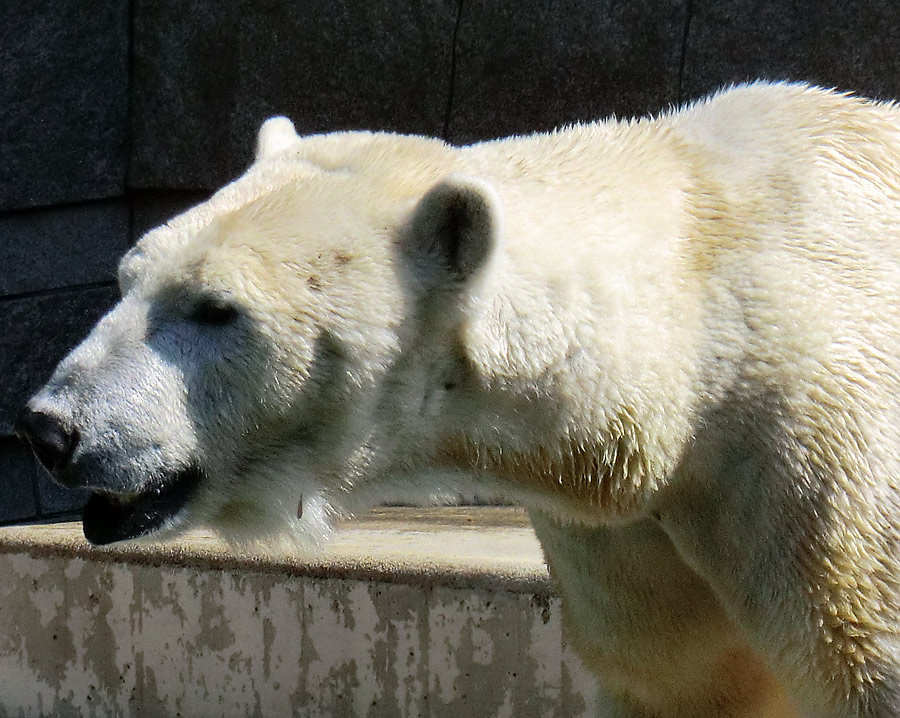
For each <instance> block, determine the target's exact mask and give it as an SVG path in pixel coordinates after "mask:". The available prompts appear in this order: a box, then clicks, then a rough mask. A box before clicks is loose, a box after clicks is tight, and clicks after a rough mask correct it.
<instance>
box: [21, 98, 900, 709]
mask: <svg viewBox="0 0 900 718" xmlns="http://www.w3.org/2000/svg"><path fill="white" fill-rule="evenodd" d="M119 283H120V286H121V292H122V298H121V301H120V302H119V303H118V304H117V305H116V306H115V307H114V308H113V309H112V310H111V311H110V313H109V314H108V315H107V316H106V317H104V318H103V319H102V320H101V321H100V322H99V323H98V325H97V327H96V328H95V329H94V330H93V331H92V333H91V334H90V335H89V336H88V338H87V339H86V340H85V341H84V342H83V343H82V344H81V345H80V346H78V347H77V348H75V349H74V350H73V351H72V353H71V354H70V355H69V356H68V357H67V358H66V359H65V360H64V361H63V362H62V363H61V364H60V366H59V367H58V368H57V369H56V371H55V373H54V374H53V376H52V378H51V379H50V381H49V383H48V384H47V385H46V386H45V387H44V388H43V389H42V390H41V391H40V392H38V393H37V394H36V395H35V396H34V397H33V398H32V399H31V401H30V402H29V405H28V407H27V409H26V411H25V413H24V414H23V417H22V420H21V425H20V433H21V435H22V436H23V437H25V439H26V440H27V441H28V442H30V443H31V445H32V446H33V448H34V449H35V451H36V453H37V455H38V457H39V458H40V460H41V461H42V462H43V463H44V464H45V465H46V466H47V467H48V468H49V469H50V470H51V471H52V472H53V473H54V474H55V476H56V477H57V478H58V479H59V480H60V481H61V482H62V483H64V484H66V485H69V486H84V487H88V488H90V489H91V490H92V491H93V494H92V498H91V499H90V501H89V502H88V504H87V507H86V509H85V513H84V530H85V533H86V535H87V537H88V538H89V539H90V540H91V541H92V542H94V543H107V542H111V541H118V540H124V539H131V538H134V537H138V536H143V535H150V534H152V535H155V536H165V535H168V534H172V533H174V532H177V531H179V530H181V529H183V528H184V527H186V526H189V525H193V524H197V523H202V524H206V525H208V526H211V527H213V528H214V529H216V530H217V531H219V532H220V533H221V534H222V535H223V536H225V537H227V538H229V539H231V540H235V541H244V540H251V539H253V538H254V537H257V536H262V535H270V534H273V533H277V532H278V531H281V530H282V529H285V528H287V529H290V530H292V531H295V532H300V533H304V532H305V534H306V535H307V536H308V538H310V539H311V540H316V538H317V537H321V536H324V535H326V534H327V532H328V530H329V526H331V525H332V524H333V523H334V519H335V518H337V517H339V516H342V515H346V514H352V513H353V512H355V511H358V510H361V509H362V508H364V507H366V506H368V505H371V504H372V503H374V502H376V501H378V500H380V499H382V498H385V497H399V496H401V495H407V494H415V495H416V496H417V497H418V498H423V497H428V496H431V495H439V494H440V493H441V492H443V491H455V490H458V488H459V487H460V486H465V485H469V484H470V483H471V484H472V485H475V486H478V487H482V490H484V489H485V488H486V489H487V490H488V491H493V492H497V493H501V494H503V495H505V496H507V497H509V498H510V499H513V500H516V501H519V502H521V503H523V504H524V505H526V506H527V507H528V508H529V510H530V514H531V517H532V520H533V523H534V527H535V529H536V531H537V534H538V537H539V538H540V540H541V543H542V545H543V548H544V551H545V553H546V557H547V561H548V563H549V566H550V569H551V573H552V575H553V576H554V578H555V580H556V582H557V585H558V587H559V591H560V593H561V595H562V597H563V600H564V606H565V609H564V610H565V616H566V622H567V626H568V632H569V638H570V640H571V641H572V642H573V643H574V645H575V646H576V648H577V649H578V651H579V652H580V653H581V655H582V656H583V657H584V659H585V661H586V663H587V664H588V665H589V666H591V667H592V668H593V669H595V671H596V673H597V675H598V676H599V678H600V680H601V682H602V684H603V686H604V688H603V691H604V696H605V698H604V700H605V703H606V711H607V712H606V713H605V715H608V716H617V717H619V718H624V717H627V718H639V717H640V718H649V717H655V718H682V717H683V718H687V717H690V718H702V717H707V716H708V717H712V716H725V717H732V718H738V717H740V718H746V717H750V716H753V717H754V718H763V717H765V718H774V717H775V716H803V717H807V718H809V717H813V716H814V717H816V718H851V717H853V718H858V717H863V716H866V717H868V718H875V717H876V716H877V717H879V718H888V717H889V716H893V717H896V716H900V613H898V612H900V555H898V553H900V110H898V108H897V107H895V106H894V105H892V104H880V103H873V102H868V101H865V100H862V99H858V98H856V97H852V96H847V95H841V94H837V93H833V92H828V91H824V90H820V89H816V88H812V87H808V86H804V85H793V84H767V83H757V84H752V85H746V86H738V87H734V88H731V89H729V90H727V91H724V92H722V93H720V94H717V95H715V96H713V97H712V98H710V99H708V100H705V101H701V102H698V103H696V104H693V105H691V106H688V107H686V108H685V109H683V110H680V111H673V112H670V113H667V114H663V115H662V116H659V117H656V118H650V119H641V120H637V121H631V122H616V121H607V122H600V123H596V124H588V125H580V126H574V127H570V128H567V129H564V130H560V131H556V132H551V133H548V134H540V135H535V136H526V137H514V138H509V139H503V140H498V141H493V142H486V143H481V144H475V145H472V146H467V147H458V148H457V147H451V146H449V145H447V144H445V143H444V142H442V141H440V140H436V139H427V138H421V137H408V136H396V135H390V134H372V133H365V132H358V133H356V132H353V133H338V134H326V135H319V136H313V137H306V138H301V137H298V136H297V135H296V133H295V132H294V129H293V126H292V125H291V124H290V122H289V121H288V120H286V119H284V118H275V119H271V120H269V121H267V122H266V123H265V124H264V125H263V127H262V129H261V130H260V134H259V138H258V146H257V156H256V160H255V161H254V163H253V165H252V166H251V167H250V169H249V170H248V171H247V173H246V174H245V175H244V176H242V177H241V178H239V179H238V180H236V181H235V182H234V183H232V184H230V185H228V186H227V187H225V188H224V189H222V190H221V191H219V192H218V193H217V194H216V195H214V196H213V197H212V198H211V199H210V200H209V201H208V202H206V203H204V204H202V205H200V206H199V207H196V208H195V209H192V210H190V211H188V212H187V213H185V214H183V215H181V216H179V217H176V218H175V219H173V220H172V221H170V222H169V223H168V224H167V225H165V226H164V227H161V228H159V229H156V230H154V231H151V232H150V233H149V234H147V235H146V236H145V237H144V238H143V239H141V241H140V242H138V244H137V245H136V246H135V248H134V249H132V250H131V251H130V252H129V253H128V254H127V255H126V256H125V258H124V259H123V261H122V263H121V267H120V271H119ZM300 497H302V501H303V511H302V517H300V518H298V516H297V501H298V499H299V498H300Z"/></svg>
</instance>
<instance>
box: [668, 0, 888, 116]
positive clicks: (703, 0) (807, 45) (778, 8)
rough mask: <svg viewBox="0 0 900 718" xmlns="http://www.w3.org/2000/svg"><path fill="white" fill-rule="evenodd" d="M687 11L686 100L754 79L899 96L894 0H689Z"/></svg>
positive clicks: (874, 94)
mask: <svg viewBox="0 0 900 718" xmlns="http://www.w3.org/2000/svg"><path fill="white" fill-rule="evenodd" d="M692 10H693V12H692V17H691V23H690V30H689V33H688V44H687V52H686V54H685V64H684V83H683V95H684V97H685V98H688V99H689V98H694V97H698V96H701V95H704V94H706V93H709V92H710V91H712V90H715V89H717V88H718V87H720V86H722V85H724V84H729V83H732V82H742V81H746V80H754V79H758V78H764V79H771V80H780V79H790V80H803V81H807V82H813V83H816V84H819V85H824V86H826V87H838V88H841V89H844V90H853V91H855V92H858V93H860V94H863V95H868V96H871V97H877V98H895V97H898V96H900V3H897V2H895V1H894V0H861V1H859V2H852V3H848V2H843V0H824V1H823V2H817V1H814V0H806V1H804V2H781V1H780V0H764V1H759V0H757V1H755V2H745V1H743V0H693V6H692Z"/></svg>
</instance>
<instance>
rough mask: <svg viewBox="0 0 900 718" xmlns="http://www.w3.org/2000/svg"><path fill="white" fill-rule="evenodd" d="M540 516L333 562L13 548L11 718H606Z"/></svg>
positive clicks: (3, 653)
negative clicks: (574, 645)
mask: <svg viewBox="0 0 900 718" xmlns="http://www.w3.org/2000/svg"><path fill="white" fill-rule="evenodd" d="M593 685H594V682H593V679H592V678H591V677H590V676H589V675H588V674H587V673H586V671H585V670H584V669H583V667H582V666H581V665H580V663H579V662H578V660H577V658H575V656H574V655H573V654H572V652H571V651H570V650H569V649H568V648H567V647H566V645H565V642H564V641H563V639H562V636H561V626H560V605H559V599H558V598H557V597H556V596H555V595H554V594H553V591H552V588H551V586H550V582H549V577H548V575H547V572H546V568H545V566H544V563H543V559H542V557H541V553H540V548H539V546H538V543H537V540H536V538H535V537H534V534H533V532H532V531H531V528H530V526H529V524H528V520H527V517H526V516H525V514H524V513H523V512H522V511H520V510H518V509H508V508H466V509H460V508H445V509H429V510H425V511H422V510H418V509H382V510H379V511H376V512H374V513H372V514H370V515H368V516H366V517H363V518H361V519H359V520H357V521H354V522H352V523H349V524H347V525H346V526H345V527H343V530H342V531H341V532H340V533H339V534H338V536H337V538H336V540H334V541H333V542H332V543H331V544H330V545H329V546H328V547H327V548H326V550H325V551H324V552H323V553H322V554H320V555H318V556H316V557H314V558H309V557H300V556H297V555H293V554H289V553H286V552H280V553H277V554H271V555H269V554H267V555H263V554H242V555H236V554H234V553H233V552H232V551H230V550H229V549H227V548H226V547H225V546H223V545H221V544H220V543H219V542H218V541H216V540H215V539H214V538H212V537H210V536H208V535H204V534H200V533H197V534H192V535H190V536H188V537H186V538H185V539H184V540H181V541H177V542H170V543H166V544H138V545H126V546H114V547H108V548H102V549H98V548H93V547H91V546H89V545H88V544H87V543H86V542H85V541H84V539H83V538H82V536H81V529H80V526H79V525H78V524H55V525H40V526H29V527H15V528H4V529H0V715H3V716H153V717H156V716H159V717H160V718H164V717H168V716H172V717H175V716H185V717H188V716H190V717H191V718H194V717H199V716H216V717H217V718H220V717H222V716H266V717H268V716H291V715H293V716H310V717H312V716H367V717H372V718H375V717H376V716H392V717H393V716H448V717H449V716H453V717H454V718H456V717H460V716H462V717H469V716H517V717H527V716H542V717H543V716H560V717H562V716H566V717H568V716H587V715H594V714H595V713H594V708H595V707H594V704H593V696H594V688H593Z"/></svg>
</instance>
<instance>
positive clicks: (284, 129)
mask: <svg viewBox="0 0 900 718" xmlns="http://www.w3.org/2000/svg"><path fill="white" fill-rule="evenodd" d="M299 139H300V137H299V136H298V135H297V131H296V130H295V129H294V124H293V123H292V122H291V121H290V120H289V119H288V118H287V117H270V118H269V119H268V120H266V121H265V122H263V123H262V126H261V127H260V128H259V135H257V137H256V159H257V160H260V159H263V158H265V157H272V156H274V155H277V154H278V153H279V152H283V151H284V150H286V149H287V148H288V147H290V146H291V145H292V144H294V143H295V142H297V141H298V140H299Z"/></svg>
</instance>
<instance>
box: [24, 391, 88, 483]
mask: <svg viewBox="0 0 900 718" xmlns="http://www.w3.org/2000/svg"><path fill="white" fill-rule="evenodd" d="M15 431H16V435H17V436H18V437H19V438H20V439H21V440H22V441H24V442H25V443H26V444H28V446H30V447H31V450H32V451H33V452H34V455H35V456H36V457H37V458H38V461H40V462H41V464H43V466H44V468H46V469H47V471H49V472H50V473H51V474H52V475H53V477H54V478H55V479H57V480H59V477H60V475H61V474H62V472H63V470H64V469H65V468H66V466H67V465H68V464H69V461H70V459H71V458H72V454H73V453H74V451H75V447H76V446H78V439H79V435H78V429H76V428H75V427H70V426H67V425H66V424H65V423H64V421H63V420H62V418H60V417H59V416H57V415H55V414H50V413H46V412H42V411H33V410H32V409H31V408H29V407H27V406H26V407H25V409H24V410H23V411H22V414H21V415H20V416H19V420H18V421H17V422H16V427H15Z"/></svg>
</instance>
